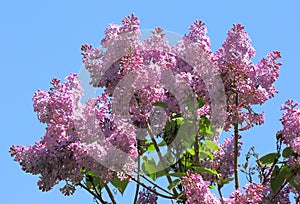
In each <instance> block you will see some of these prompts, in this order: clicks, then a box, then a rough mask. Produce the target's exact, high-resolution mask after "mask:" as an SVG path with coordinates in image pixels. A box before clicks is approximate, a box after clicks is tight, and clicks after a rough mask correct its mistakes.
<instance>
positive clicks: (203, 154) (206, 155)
mask: <svg viewBox="0 0 300 204" xmlns="http://www.w3.org/2000/svg"><path fill="white" fill-rule="evenodd" d="M199 153H200V158H201V159H206V158H209V159H210V160H213V159H214V155H213V154H212V153H211V152H209V151H205V150H201V149H200V150H199Z"/></svg>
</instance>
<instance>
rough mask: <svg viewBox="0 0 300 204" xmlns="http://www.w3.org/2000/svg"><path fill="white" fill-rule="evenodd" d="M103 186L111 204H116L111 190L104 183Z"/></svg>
mask: <svg viewBox="0 0 300 204" xmlns="http://www.w3.org/2000/svg"><path fill="white" fill-rule="evenodd" d="M103 184H104V188H105V190H106V191H107V193H108V196H109V198H110V200H111V202H112V203H113V204H117V202H116V200H115V197H114V195H113V194H112V192H111V190H110V189H109V187H108V186H107V184H106V183H103Z"/></svg>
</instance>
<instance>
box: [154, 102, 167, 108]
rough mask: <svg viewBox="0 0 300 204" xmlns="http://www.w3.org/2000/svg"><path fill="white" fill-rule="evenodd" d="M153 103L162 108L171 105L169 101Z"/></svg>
mask: <svg viewBox="0 0 300 204" xmlns="http://www.w3.org/2000/svg"><path fill="white" fill-rule="evenodd" d="M152 105H153V106H158V107H161V108H168V107H169V106H168V104H167V103H165V102H161V101H158V102H154V103H153V104H152Z"/></svg>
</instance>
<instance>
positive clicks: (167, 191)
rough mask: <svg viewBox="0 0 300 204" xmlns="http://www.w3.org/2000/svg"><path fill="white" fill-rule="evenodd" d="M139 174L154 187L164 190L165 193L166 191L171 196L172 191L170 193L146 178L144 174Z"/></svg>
mask: <svg viewBox="0 0 300 204" xmlns="http://www.w3.org/2000/svg"><path fill="white" fill-rule="evenodd" d="M140 176H141V177H142V178H143V179H145V180H146V181H147V182H149V183H150V184H151V185H153V186H154V187H155V188H158V189H160V190H162V191H164V192H165V193H168V194H169V195H172V196H173V194H172V193H170V192H169V191H167V190H166V189H164V188H162V187H160V186H159V185H157V184H156V183H154V182H152V181H151V180H150V179H148V178H147V177H146V176H144V175H143V174H140Z"/></svg>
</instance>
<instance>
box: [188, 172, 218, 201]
mask: <svg viewBox="0 0 300 204" xmlns="http://www.w3.org/2000/svg"><path fill="white" fill-rule="evenodd" d="M182 183H183V185H184V186H185V189H184V195H185V196H186V203H187V204H194V203H197V204H207V203H210V204H219V203H220V201H219V199H218V198H217V197H216V196H215V195H214V194H213V193H211V192H210V191H209V189H208V186H209V182H208V181H204V180H203V178H202V176H201V175H200V174H191V173H190V172H187V176H186V177H183V178H182Z"/></svg>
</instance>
